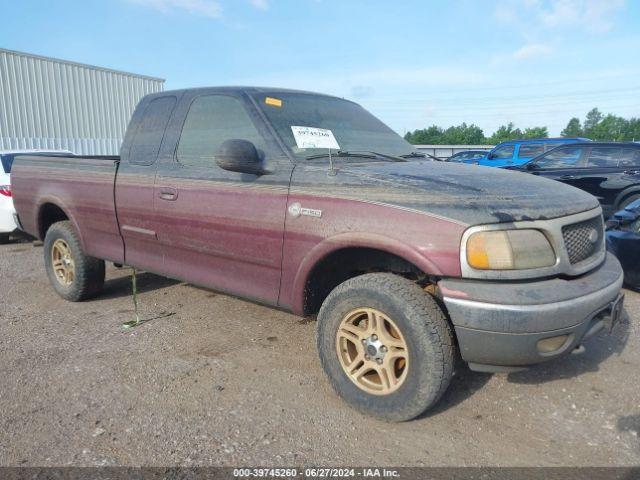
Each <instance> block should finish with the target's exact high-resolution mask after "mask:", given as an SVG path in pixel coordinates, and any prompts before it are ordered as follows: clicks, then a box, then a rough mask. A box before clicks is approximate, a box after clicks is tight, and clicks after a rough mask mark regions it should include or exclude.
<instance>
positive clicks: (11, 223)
mask: <svg viewBox="0 0 640 480" xmlns="http://www.w3.org/2000/svg"><path fill="white" fill-rule="evenodd" d="M56 153H60V154H65V155H69V154H72V155H73V153H72V152H69V151H66V150H0V165H1V166H2V168H0V243H7V242H8V241H9V236H10V235H11V234H12V233H13V232H14V231H15V230H17V228H18V225H16V221H15V218H14V216H13V214H14V213H15V209H14V208H13V198H12V195H11V181H10V177H11V165H13V159H14V158H15V157H16V155H55V154H56Z"/></svg>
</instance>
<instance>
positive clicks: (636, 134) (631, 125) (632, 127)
mask: <svg viewBox="0 0 640 480" xmlns="http://www.w3.org/2000/svg"><path fill="white" fill-rule="evenodd" d="M624 139H625V140H626V141H631V142H640V118H630V119H629V121H628V122H627V127H626V129H625V132H624Z"/></svg>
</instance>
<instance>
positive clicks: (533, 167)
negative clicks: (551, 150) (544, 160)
mask: <svg viewBox="0 0 640 480" xmlns="http://www.w3.org/2000/svg"><path fill="white" fill-rule="evenodd" d="M524 168H525V169H526V170H538V169H539V168H540V167H538V165H536V164H535V163H534V162H529V163H527V164H526V165H525V166H524Z"/></svg>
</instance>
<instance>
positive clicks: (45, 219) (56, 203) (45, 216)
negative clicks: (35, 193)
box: [36, 197, 84, 248]
mask: <svg viewBox="0 0 640 480" xmlns="http://www.w3.org/2000/svg"><path fill="white" fill-rule="evenodd" d="M37 212H38V213H37V218H36V226H37V229H38V231H37V233H38V239H39V240H41V241H44V238H45V236H46V235H47V231H48V230H49V228H51V225H53V224H54V223H57V222H62V221H65V220H68V221H70V222H71V223H72V225H73V227H74V228H75V230H76V233H77V235H78V239H79V240H80V244H81V245H82V248H84V240H83V238H82V234H81V233H80V229H79V228H78V224H77V223H76V221H75V218H74V217H73V215H71V214H70V212H69V209H67V208H66V207H65V206H64V205H63V203H62V202H61V201H60V200H59V199H57V198H52V197H47V198H44V199H42V201H41V202H40V204H39V206H38V210H37Z"/></svg>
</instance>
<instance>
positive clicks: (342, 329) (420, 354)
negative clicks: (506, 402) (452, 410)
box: [317, 273, 455, 421]
mask: <svg viewBox="0 0 640 480" xmlns="http://www.w3.org/2000/svg"><path fill="white" fill-rule="evenodd" d="M317 328H318V340H317V341H318V351H319V354H320V360H321V362H322V366H323V368H324V371H325V373H326V374H327V376H328V377H329V380H330V382H331V384H332V386H333V387H334V389H335V390H336V392H337V393H338V394H339V395H340V396H341V397H342V398H343V399H344V400H346V401H347V402H348V403H349V404H351V405H352V406H353V407H355V408H356V409H358V410H360V411H361V412H363V413H367V414H371V415H374V416H376V417H379V418H382V419H385V420H391V421H405V420H410V419H412V418H414V417H416V416H418V415H420V414H421V413H423V412H424V411H426V410H427V409H429V408H430V407H432V406H433V405H435V403H436V402H437V401H438V399H439V398H440V397H441V396H442V394H443V393H444V392H445V391H446V389H447V387H448V385H449V382H450V381H451V377H452V375H453V364H454V358H455V356H454V346H453V335H452V332H451V329H450V327H449V324H448V322H447V320H446V318H445V316H444V314H443V312H442V310H441V309H440V307H439V306H438V305H437V303H436V302H435V301H434V299H433V298H431V297H430V296H429V295H428V294H427V293H426V292H424V291H423V290H422V289H421V288H420V287H419V286H418V285H416V284H414V283H413V282H411V281H409V280H406V279H404V278H402V277H399V276H397V275H393V274H387V273H374V274H367V275H362V276H359V277H355V278H352V279H350V280H347V281H346V282H344V283H342V284H341V285H339V286H338V287H336V288H335V289H334V290H333V291H332V292H331V293H330V294H329V296H328V297H327V298H326V300H325V301H324V303H323V304H322V308H321V309H320V313H319V314H318V327H317Z"/></svg>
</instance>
